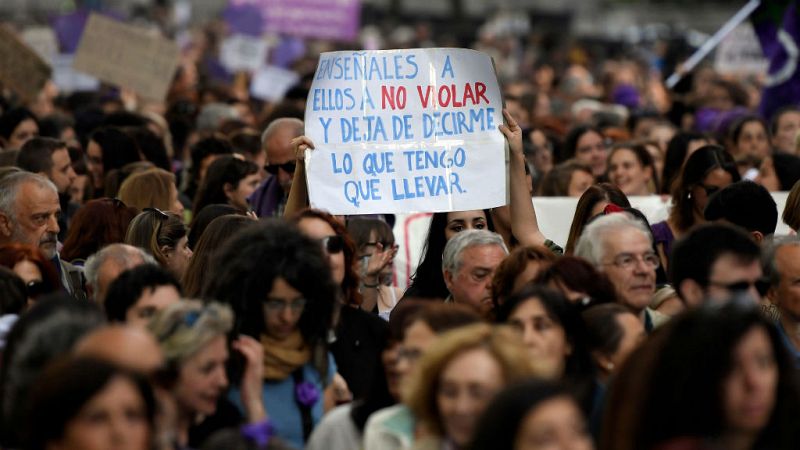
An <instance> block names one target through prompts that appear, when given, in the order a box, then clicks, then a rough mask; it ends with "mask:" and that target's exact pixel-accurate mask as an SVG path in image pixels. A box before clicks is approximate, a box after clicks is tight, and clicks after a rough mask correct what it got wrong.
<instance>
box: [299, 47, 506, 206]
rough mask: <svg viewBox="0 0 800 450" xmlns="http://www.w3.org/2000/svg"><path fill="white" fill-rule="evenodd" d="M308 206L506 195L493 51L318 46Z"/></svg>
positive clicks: (499, 201) (463, 202)
mask: <svg viewBox="0 0 800 450" xmlns="http://www.w3.org/2000/svg"><path fill="white" fill-rule="evenodd" d="M305 119H306V121H305V126H306V129H305V131H306V134H307V135H308V136H309V137H310V138H311V139H312V140H313V141H314V144H315V145H316V150H314V151H312V152H309V154H308V155H307V157H306V166H307V169H306V170H307V176H308V188H309V197H310V201H311V204H312V206H314V207H317V208H322V209H326V210H328V211H330V212H331V213H334V214H369V213H399V212H412V211H423V212H430V211H460V210H470V209H482V208H491V207H495V206H499V205H503V204H505V201H506V170H505V163H506V158H505V140H504V138H503V135H502V133H500V131H499V130H498V129H497V127H498V126H499V125H500V124H501V123H502V100H501V97H500V88H499V86H498V83H497V78H496V76H495V73H494V68H493V66H492V61H491V58H489V56H488V55H486V54H484V53H480V52H477V51H474V50H466V49H446V48H439V49H411V50H384V51H370V52H367V51H362V52H333V53H324V54H322V56H321V57H320V60H319V65H318V66H317V72H316V74H315V75H314V80H313V83H312V85H311V90H310V92H309V96H308V101H307V103H306V115H305Z"/></svg>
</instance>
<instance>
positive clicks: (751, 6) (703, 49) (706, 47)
mask: <svg viewBox="0 0 800 450" xmlns="http://www.w3.org/2000/svg"><path fill="white" fill-rule="evenodd" d="M760 4H761V0H750V1H749V2H747V4H745V5H744V6H743V7H742V9H740V10H739V11H738V12H737V13H736V14H734V15H733V17H731V18H730V20H728V21H727V22H725V25H723V26H722V28H720V29H719V30H717V32H716V33H714V35H713V36H711V37H710V38H709V39H708V40H707V41H705V42H704V43H703V45H702V46H700V48H698V49H697V51H695V52H694V53H693V54H692V56H690V57H689V59H687V60H686V62H684V63H683V64H681V65H680V67H678V68H677V69H675V72H674V73H673V74H672V75H670V76H669V78H667V81H666V84H667V88H669V89H672V88H674V87H675V85H676V84H678V82H679V81H681V78H683V76H684V75H685V74H687V73H689V72H691V71H692V70H693V69H694V68H695V66H697V64H698V63H700V61H702V60H703V58H705V57H706V55H708V54H709V53H710V52H711V50H713V49H714V47H716V46H717V45H718V44H719V43H720V42H721V41H722V40H723V39H725V36H727V35H728V33H730V32H731V31H733V29H734V28H736V27H737V26H738V25H739V24H740V23H742V22H744V21H745V20H746V19H747V17H748V16H750V14H752V13H753V11H755V10H756V8H758V6H759V5H760Z"/></svg>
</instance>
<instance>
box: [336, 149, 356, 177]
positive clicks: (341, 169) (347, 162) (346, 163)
mask: <svg viewBox="0 0 800 450" xmlns="http://www.w3.org/2000/svg"><path fill="white" fill-rule="evenodd" d="M331 164H332V165H333V173H344V174H348V175H349V174H351V173H353V156H352V155H351V154H350V153H345V154H344V155H342V163H341V165H337V164H336V153H331Z"/></svg>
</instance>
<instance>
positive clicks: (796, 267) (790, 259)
mask: <svg viewBox="0 0 800 450" xmlns="http://www.w3.org/2000/svg"><path fill="white" fill-rule="evenodd" d="M775 263H776V264H777V266H778V273H780V282H779V283H778V286H777V287H776V288H773V291H772V292H771V294H772V297H773V302H774V303H775V304H777V305H778V308H780V310H781V314H782V315H783V316H788V318H789V319H791V320H793V321H800V245H784V246H782V247H780V248H778V251H777V252H775Z"/></svg>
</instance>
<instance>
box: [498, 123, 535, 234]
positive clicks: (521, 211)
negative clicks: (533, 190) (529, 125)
mask: <svg viewBox="0 0 800 450" xmlns="http://www.w3.org/2000/svg"><path fill="white" fill-rule="evenodd" d="M503 117H505V119H506V122H507V124H503V125H500V131H501V132H502V133H503V135H505V137H506V139H507V140H508V146H509V148H510V150H511V164H510V168H509V172H510V178H511V182H510V189H511V233H512V234H513V235H514V237H515V238H517V240H518V241H519V242H520V244H521V245H544V243H545V240H546V238H545V236H544V235H543V234H542V232H541V230H539V222H538V221H537V220H536V210H534V209H533V201H531V195H530V190H529V189H528V186H527V181H526V178H525V155H524V154H523V152H522V128H520V126H519V125H518V124H517V121H516V120H514V118H513V117H511V114H510V113H509V112H508V111H507V110H505V109H504V110H503Z"/></svg>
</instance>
